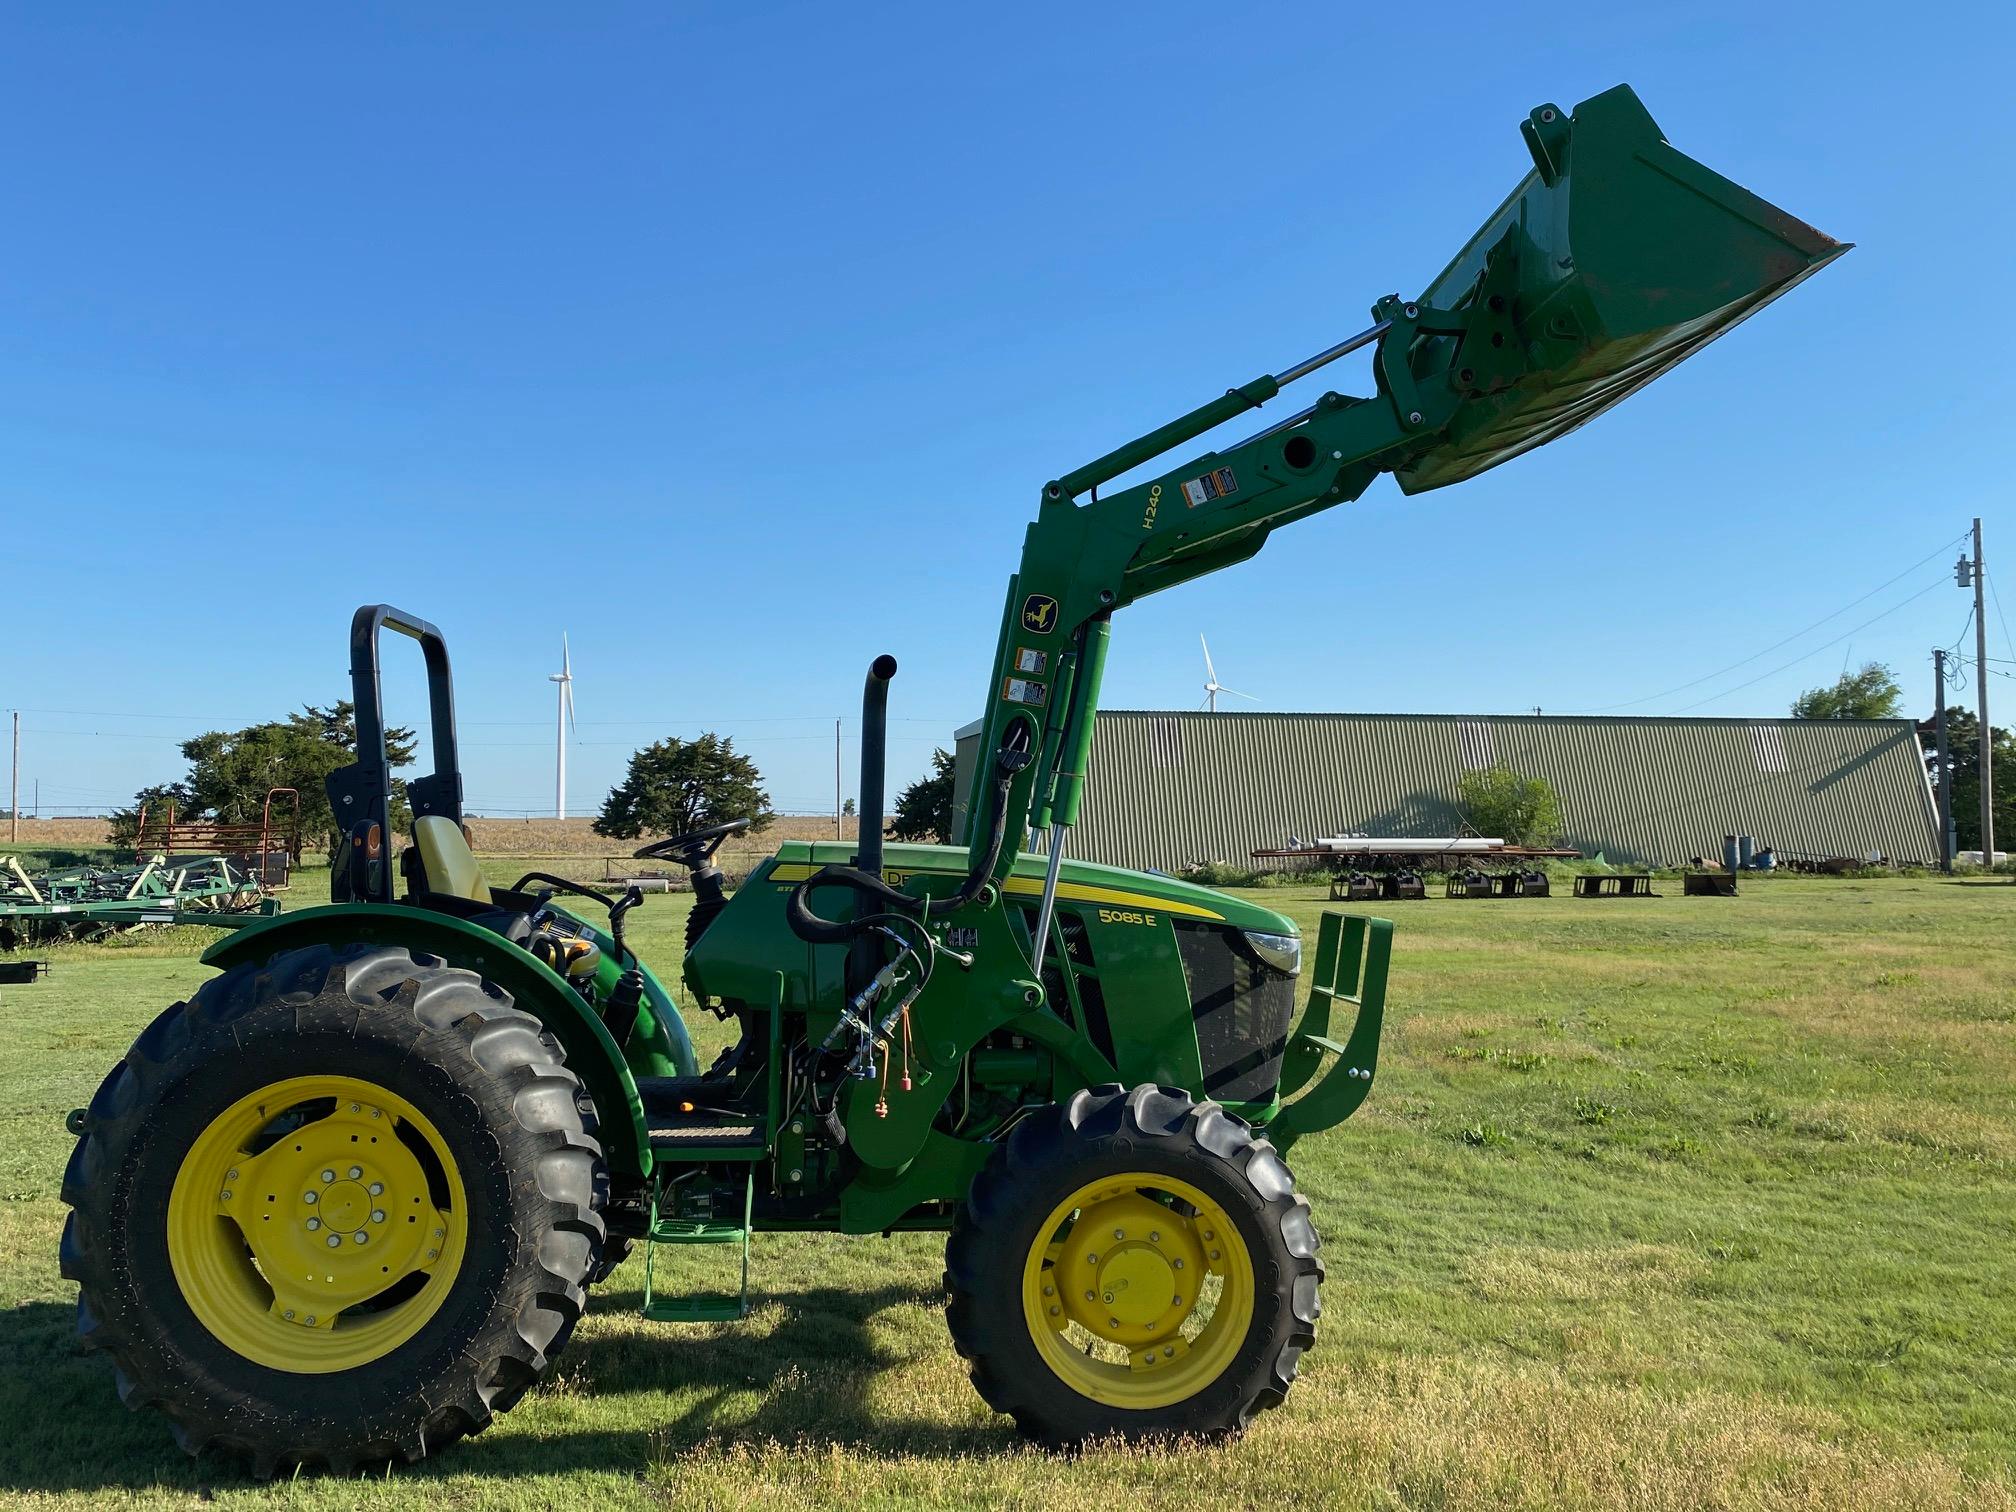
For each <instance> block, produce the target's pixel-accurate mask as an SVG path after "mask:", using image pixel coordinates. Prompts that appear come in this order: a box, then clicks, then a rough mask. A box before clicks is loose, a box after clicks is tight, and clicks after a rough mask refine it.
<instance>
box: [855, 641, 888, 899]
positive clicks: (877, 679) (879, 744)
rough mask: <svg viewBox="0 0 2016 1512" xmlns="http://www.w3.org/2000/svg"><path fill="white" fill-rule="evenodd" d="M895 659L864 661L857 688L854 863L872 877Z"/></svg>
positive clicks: (876, 867)
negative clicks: (861, 682) (857, 802)
mask: <svg viewBox="0 0 2016 1512" xmlns="http://www.w3.org/2000/svg"><path fill="white" fill-rule="evenodd" d="M895 675H896V658H895V657H893V656H886V655H885V656H878V657H876V658H875V660H874V661H872V662H870V663H869V664H868V681H867V683H866V684H865V685H864V686H863V687H862V689H861V820H860V824H861V833H860V836H859V837H858V839H857V842H856V845H855V851H854V864H855V865H856V866H858V867H859V868H860V869H861V870H862V871H865V872H868V873H870V874H871V875H873V876H877V877H879V876H881V875H882V791H883V779H884V776H885V774H886V769H887V767H888V765H889V679H890V678H892V677H894V676H895Z"/></svg>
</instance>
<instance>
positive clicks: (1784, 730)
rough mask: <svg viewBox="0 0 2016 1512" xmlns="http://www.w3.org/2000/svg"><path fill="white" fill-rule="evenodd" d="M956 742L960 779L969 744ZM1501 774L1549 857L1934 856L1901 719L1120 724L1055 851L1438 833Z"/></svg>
mask: <svg viewBox="0 0 2016 1512" xmlns="http://www.w3.org/2000/svg"><path fill="white" fill-rule="evenodd" d="M969 731H970V733H969ZM959 733H960V735H961V737H962V740H961V746H962V749H961V751H960V756H961V761H960V768H961V774H962V777H963V775H964V774H965V772H966V771H968V770H970V764H971V756H972V754H974V753H972V752H971V751H970V750H969V749H967V748H968V747H971V746H972V745H974V744H976V743H977V741H978V731H977V727H969V728H968V730H962V731H960V732H959ZM1501 762H1502V763H1503V764H1504V765H1506V766H1508V767H1510V768H1512V770H1514V771H1516V772H1518V773H1520V774H1521V775H1523V776H1528V777H1544V778H1545V779H1546V780H1547V781H1548V782H1549V783H1550V784H1551V785H1552V786H1553V788H1554V791H1555V793H1556V794H1557V795H1558V796H1559V798H1560V801H1561V818H1562V822H1563V824H1564V826H1565V828H1566V830H1567V835H1566V843H1567V844H1569V845H1571V846H1573V847H1575V848H1576V849H1577V850H1580V851H1583V852H1584V853H1586V854H1591V855H1594V854H1597V853H1601V854H1602V855H1604V856H1606V857H1608V858H1609V859H1610V860H1611V861H1613V862H1622V863H1626V864H1638V865H1679V864H1684V863H1685V862H1687V861H1688V860H1689V859H1691V858H1693V857H1695V856H1706V857H1711V858H1713V857H1719V856H1720V855H1721V853H1722V837H1723V836H1724V835H1725V834H1747V835H1754V836H1756V838H1757V842H1758V844H1759V845H1760V846H1767V845H1768V846H1771V847H1773V848H1775V849H1776V850H1778V851H1780V852H1782V853H1787V854H1797V853H1801V852H1806V853H1812V854H1821V855H1839V856H1868V855H1872V854H1879V853H1880V854H1882V855H1884V856H1887V857H1889V858H1890V859H1891V860H1893V861H1895V862H1898V863H1900V864H1912V865H1931V864H1934V863H1935V862H1936V860H1937V856H1938V842H1937V830H1936V819H1935V817H1934V814H1935V810H1934V806H1933V800H1932V794H1931V789H1930V787H1929V785H1928V783H1927V780H1926V774H1925V762H1924V756H1923V752H1922V750H1921V749H1920V746H1919V743H1918V732H1917V727H1916V725H1914V724H1913V723H1912V721H1910V720H1908V719H1876V720H1803V719H1623V718H1602V717H1596V716H1584V715H1554V714H1544V715H1536V714H1518V715H1505V714H1493V715H1476V716H1468V715H1455V714H1235V713H1220V714H1205V713H1157V712H1152V711H1147V712H1144V711H1133V710H1118V711H1110V712H1102V713H1101V714H1100V715H1099V723H1098V726H1097V729H1096V733H1095V735H1094V737H1093V745H1092V776H1091V784H1090V789H1089V792H1088V794H1087V797H1086V801H1085V807H1084V810H1083V812H1082V813H1081V815H1080V823H1079V826H1078V828H1077V829H1076V830H1075V831H1074V832H1073V834H1072V839H1071V854H1072V855H1074V856H1080V857H1083V858H1084V859H1086V860H1088V861H1104V862H1108V863H1111V864H1114V865H1120V866H1133V867H1157V868H1163V869H1173V868H1176V867H1180V866H1184V865H1188V864H1190V863H1193V862H1197V861H1225V862H1233V863H1243V862H1245V860H1246V857H1247V855H1248V854H1249V853H1250V852H1252V851H1255V850H1263V849H1267V848H1270V847H1274V846H1281V845H1285V844H1286V843H1287V842H1288V838H1289V836H1291V835H1293V836H1297V837H1299V838H1301V839H1302V840H1304V841H1308V840H1313V839H1316V838H1317V837H1319V836H1326V835H1351V834H1364V835H1372V836H1379V837H1400V836H1414V835H1449V834H1454V833H1456V831H1457V829H1458V828H1459V826H1460V825H1461V823H1462V816H1461V814H1460V812H1459V811H1458V809H1457V805H1456V791H1457V786H1456V785H1457V782H1458V779H1459V778H1460V777H1461V776H1462V774H1463V773H1464V772H1466V771H1472V770H1478V769H1481V768H1485V767H1489V766H1491V765H1493V764H1494V763H1501ZM963 785H964V784H963V782H962V788H963ZM961 796H962V798H963V792H962V795H961Z"/></svg>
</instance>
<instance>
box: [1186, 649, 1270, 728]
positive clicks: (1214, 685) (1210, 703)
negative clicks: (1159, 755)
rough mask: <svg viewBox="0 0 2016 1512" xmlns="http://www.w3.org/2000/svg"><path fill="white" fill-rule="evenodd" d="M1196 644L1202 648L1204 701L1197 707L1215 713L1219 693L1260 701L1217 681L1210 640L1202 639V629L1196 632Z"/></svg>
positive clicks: (1249, 694)
mask: <svg viewBox="0 0 2016 1512" xmlns="http://www.w3.org/2000/svg"><path fill="white" fill-rule="evenodd" d="M1197 644H1198V645H1200V646H1202V647H1203V648H1204V702H1203V703H1202V704H1201V705H1200V706H1199V707H1201V708H1204V709H1207V710H1209V711H1210V712H1211V713H1213V714H1216V713H1217V712H1218V695H1219V694H1220V693H1230V694H1231V695H1232V696H1233V697H1234V698H1243V699H1246V700H1247V701H1248V702H1249V703H1258V702H1260V700H1259V699H1257V698H1255V697H1254V696H1253V695H1252V694H1251V693H1241V692H1240V691H1239V690H1238V689H1237V688H1228V687H1226V686H1225V684H1223V683H1221V682H1220V681H1218V669H1217V668H1216V667H1214V666H1212V665H1211V642H1209V641H1207V640H1206V639H1204V635H1203V632H1202V631H1199V632H1198V635H1197Z"/></svg>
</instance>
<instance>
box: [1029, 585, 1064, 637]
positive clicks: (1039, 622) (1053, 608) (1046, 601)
mask: <svg viewBox="0 0 2016 1512" xmlns="http://www.w3.org/2000/svg"><path fill="white" fill-rule="evenodd" d="M1022 628H1023V629H1024V630H1027V631H1028V632H1029V633H1030V634H1031V635H1048V634H1049V633H1050V632H1051V631H1052V630H1055V629H1056V628H1057V600H1055V599H1054V598H1051V597H1050V596H1049V595H1048V594H1045V593H1032V594H1030V595H1029V597H1027V598H1026V599H1024V600H1022Z"/></svg>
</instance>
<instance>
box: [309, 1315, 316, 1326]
mask: <svg viewBox="0 0 2016 1512" xmlns="http://www.w3.org/2000/svg"><path fill="white" fill-rule="evenodd" d="M308 1326H309V1327H310V1328H313V1327H314V1326H315V1314H313V1313H310V1314H308Z"/></svg>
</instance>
